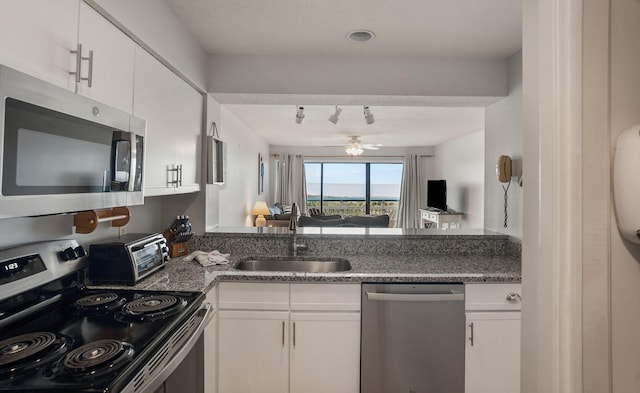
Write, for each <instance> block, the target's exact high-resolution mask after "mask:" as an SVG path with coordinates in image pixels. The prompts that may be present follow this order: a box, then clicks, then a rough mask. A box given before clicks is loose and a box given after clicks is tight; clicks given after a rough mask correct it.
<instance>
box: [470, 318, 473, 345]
mask: <svg viewBox="0 0 640 393" xmlns="http://www.w3.org/2000/svg"><path fill="white" fill-rule="evenodd" d="M469 328H471V334H470V335H469V341H470V343H471V346H472V347H473V322H471V323H470V324H469Z"/></svg>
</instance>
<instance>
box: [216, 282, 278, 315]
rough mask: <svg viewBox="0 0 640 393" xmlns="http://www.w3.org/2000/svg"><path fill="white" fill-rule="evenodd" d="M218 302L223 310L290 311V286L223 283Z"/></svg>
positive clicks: (220, 287)
mask: <svg viewBox="0 0 640 393" xmlns="http://www.w3.org/2000/svg"><path fill="white" fill-rule="evenodd" d="M218 302H219V305H220V309H221V310H289V284H275V283H230V282H222V283H220V286H219V292H218Z"/></svg>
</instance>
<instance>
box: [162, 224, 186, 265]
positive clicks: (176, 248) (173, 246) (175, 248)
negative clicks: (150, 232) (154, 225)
mask: <svg viewBox="0 0 640 393" xmlns="http://www.w3.org/2000/svg"><path fill="white" fill-rule="evenodd" d="M163 235H164V238H165V239H167V244H168V245H169V256H170V257H171V258H176V257H181V256H183V255H187V254H189V243H187V242H180V243H178V242H176V241H175V240H176V238H175V234H174V233H173V232H171V231H170V230H168V229H167V230H166V231H164V233H163Z"/></svg>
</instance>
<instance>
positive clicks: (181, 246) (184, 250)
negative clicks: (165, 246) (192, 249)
mask: <svg viewBox="0 0 640 393" xmlns="http://www.w3.org/2000/svg"><path fill="white" fill-rule="evenodd" d="M187 254H189V244H188V243H187V242H184V243H173V242H169V256H170V257H171V258H176V257H181V256H183V255H187Z"/></svg>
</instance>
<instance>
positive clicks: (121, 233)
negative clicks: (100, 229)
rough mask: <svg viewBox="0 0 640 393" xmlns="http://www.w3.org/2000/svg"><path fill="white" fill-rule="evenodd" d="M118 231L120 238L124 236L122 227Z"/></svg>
mask: <svg viewBox="0 0 640 393" xmlns="http://www.w3.org/2000/svg"><path fill="white" fill-rule="evenodd" d="M119 230H120V232H119V233H120V236H124V234H125V230H124V227H120V228H119Z"/></svg>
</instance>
